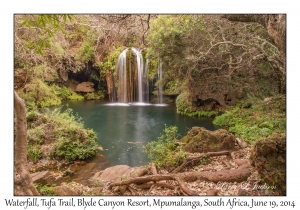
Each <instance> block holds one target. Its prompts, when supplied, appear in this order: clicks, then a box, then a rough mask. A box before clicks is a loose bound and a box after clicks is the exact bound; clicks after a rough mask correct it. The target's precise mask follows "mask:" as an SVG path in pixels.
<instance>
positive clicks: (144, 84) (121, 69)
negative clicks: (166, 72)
mask: <svg viewBox="0 0 300 210" xmlns="http://www.w3.org/2000/svg"><path fill="white" fill-rule="evenodd" d="M131 52H133V54H134V55H135V56H134V57H132V56H131V54H129V56H126V54H127V53H131ZM116 72H117V80H118V91H117V95H118V102H121V103H128V102H133V101H137V102H139V103H143V102H147V103H148V102H149V85H148V64H147V62H146V66H145V69H144V61H143V55H142V53H141V52H140V51H138V50H137V49H136V48H131V49H125V50H124V51H123V52H122V53H121V54H120V56H119V58H118V62H117V67H116Z"/></svg>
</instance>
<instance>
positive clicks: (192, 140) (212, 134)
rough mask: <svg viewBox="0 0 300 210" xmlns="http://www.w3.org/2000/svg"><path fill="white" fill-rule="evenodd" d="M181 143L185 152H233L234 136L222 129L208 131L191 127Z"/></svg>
mask: <svg viewBox="0 0 300 210" xmlns="http://www.w3.org/2000/svg"><path fill="white" fill-rule="evenodd" d="M181 141H182V142H183V143H184V144H185V145H184V149H185V151H187V152H218V151H222V150H235V141H236V139H235V136H234V135H233V134H232V133H229V132H228V131H226V130H224V129H219V130H216V131H209V130H206V129H205V128H203V127H193V128H192V129H191V130H190V131H189V132H188V133H187V135H186V136H184V137H183V138H182V139H181Z"/></svg>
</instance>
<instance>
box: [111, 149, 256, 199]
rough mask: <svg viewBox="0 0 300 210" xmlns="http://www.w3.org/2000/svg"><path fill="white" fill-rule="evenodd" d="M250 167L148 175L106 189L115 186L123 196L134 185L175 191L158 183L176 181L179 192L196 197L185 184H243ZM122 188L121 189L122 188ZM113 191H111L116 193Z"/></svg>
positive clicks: (240, 166) (241, 166) (172, 187)
mask: <svg viewBox="0 0 300 210" xmlns="http://www.w3.org/2000/svg"><path fill="white" fill-rule="evenodd" d="M207 154H209V156H215V155H229V152H228V151H224V152H217V153H207ZM250 169H251V166H250V164H249V163H248V161H241V162H240V164H239V167H238V168H237V169H231V170H229V169H223V170H219V171H214V172H210V171H200V172H184V173H170V174H157V175H148V176H143V177H135V178H131V179H127V180H124V181H121V182H115V183H112V184H111V185H110V186H109V187H108V189H112V187H116V186H117V189H116V190H117V191H120V192H121V194H122V195H123V194H124V193H125V190H126V189H127V188H128V186H129V185H131V186H133V185H132V184H136V185H135V187H136V188H140V189H145V188H150V189H153V187H156V186H161V187H167V188H170V189H175V186H173V185H171V184H168V183H165V182H159V181H162V180H176V181H177V184H178V185H179V187H180V190H181V192H182V193H183V194H185V195H191V196H196V195H198V193H197V192H196V191H193V190H190V189H189V188H188V186H187V184H186V183H185V182H192V181H196V180H200V181H211V182H214V183H217V182H243V181H246V180H247V178H248V177H249V176H250V175H251V170H250ZM122 187H123V188H122ZM131 188H132V189H129V190H130V191H131V194H133V195H135V194H137V192H136V191H134V190H133V187H131ZM116 190H113V191H116Z"/></svg>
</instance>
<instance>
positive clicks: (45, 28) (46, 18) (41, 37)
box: [20, 14, 72, 54]
mask: <svg viewBox="0 0 300 210" xmlns="http://www.w3.org/2000/svg"><path fill="white" fill-rule="evenodd" d="M21 20H22V22H21V24H20V26H21V27H26V28H27V29H28V30H31V31H32V32H34V34H35V35H34V36H32V37H29V38H28V39H27V40H24V41H25V42H26V45H25V48H26V49H31V50H34V51H35V52H36V53H39V54H42V53H43V51H44V49H45V48H47V47H49V40H50V39H49V38H51V37H53V36H54V34H55V33H56V32H57V31H62V32H64V24H65V22H66V21H68V20H69V21H71V20H72V15H67V14H62V15H59V14H47V15H45V14H42V15H24V16H22V17H21Z"/></svg>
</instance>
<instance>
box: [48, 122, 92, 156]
mask: <svg viewBox="0 0 300 210" xmlns="http://www.w3.org/2000/svg"><path fill="white" fill-rule="evenodd" d="M82 132H83V131H82V130H78V129H77V128H73V129H72V128H71V129H69V130H67V131H66V130H65V134H67V136H68V137H65V136H61V137H60V138H59V139H58V140H57V141H56V143H55V145H54V148H53V150H52V156H53V157H56V158H65V159H67V160H77V159H79V160H84V159H87V158H90V157H92V156H94V155H95V154H96V151H97V146H98V145H97V142H96V139H97V138H96V134H95V132H94V131H93V130H88V137H87V138H86V139H85V140H82V139H83V138H84V136H83V135H84V134H83V135H82ZM69 135H70V136H69Z"/></svg>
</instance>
